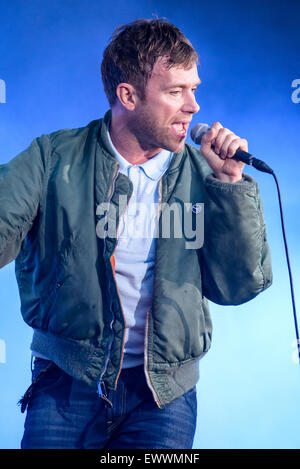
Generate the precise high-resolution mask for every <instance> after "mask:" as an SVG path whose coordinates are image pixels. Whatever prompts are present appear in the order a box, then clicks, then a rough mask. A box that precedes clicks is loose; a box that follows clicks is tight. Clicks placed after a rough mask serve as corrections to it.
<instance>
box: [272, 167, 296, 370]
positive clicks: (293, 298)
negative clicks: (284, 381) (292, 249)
mask: <svg viewBox="0 0 300 469" xmlns="http://www.w3.org/2000/svg"><path fill="white" fill-rule="evenodd" d="M270 174H272V176H273V178H274V180H275V183H276V187H277V193H278V201H279V209H280V219H281V228H282V235H283V241H284V248H285V255H286V261H287V267H288V273H289V279H290V290H291V298H292V307H293V318H294V325H295V332H296V340H297V350H298V360H299V363H300V340H299V329H298V322H297V312H296V302H295V294H294V286H293V277H292V269H291V264H290V258H289V251H288V245H287V240H286V233H285V226H284V219H283V209H282V202H281V194H280V188H279V182H278V179H277V177H276V174H275V173H274V171H273V170H272V172H271V173H270Z"/></svg>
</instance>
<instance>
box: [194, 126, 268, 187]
mask: <svg viewBox="0 0 300 469" xmlns="http://www.w3.org/2000/svg"><path fill="white" fill-rule="evenodd" d="M191 138H192V140H193V141H194V142H195V143H196V144H198V145H201V152H200V153H201V155H202V156H203V157H204V158H205V159H206V160H207V162H208V164H209V165H210V167H211V168H212V170H213V171H214V174H215V176H216V177H217V178H218V179H220V180H223V181H225V182H237V181H238V180H240V179H241V177H242V170H243V167H244V164H245V163H246V164H248V165H251V166H253V167H254V168H256V169H258V170H259V171H263V172H265V173H269V174H274V172H273V170H272V169H271V168H270V167H269V166H268V165H267V164H266V163H264V162H263V161H261V160H258V159H257V158H254V157H253V156H252V155H250V153H248V143H247V140H245V139H241V138H240V137H238V136H237V135H235V134H234V133H233V132H231V131H230V130H229V129H226V128H224V127H223V126H222V125H221V124H220V123H219V122H215V123H214V124H213V125H212V126H211V127H209V125H208V124H197V125H196V126H195V127H193V128H192V130H191ZM222 160H223V163H222ZM224 160H225V161H224ZM238 178H239V179H238Z"/></svg>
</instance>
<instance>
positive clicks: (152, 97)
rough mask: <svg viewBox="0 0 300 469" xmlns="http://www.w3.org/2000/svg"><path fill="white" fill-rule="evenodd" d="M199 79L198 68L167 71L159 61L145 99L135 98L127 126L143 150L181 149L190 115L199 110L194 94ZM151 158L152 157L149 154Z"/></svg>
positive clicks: (176, 150)
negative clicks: (136, 99) (134, 104)
mask: <svg viewBox="0 0 300 469" xmlns="http://www.w3.org/2000/svg"><path fill="white" fill-rule="evenodd" d="M199 83H200V80H199V76H198V72H197V65H196V64H194V65H193V66H192V67H191V68H189V69H184V68H182V67H177V66H174V67H172V68H170V69H168V68H167V67H166V66H165V65H164V63H163V60H161V59H159V60H158V61H157V62H156V64H155V66H154V68H153V72H152V75H151V78H150V79H149V81H148V83H147V86H146V90H145V99H144V100H141V99H138V101H137V104H136V107H135V110H134V111H133V113H132V114H131V119H130V127H131V130H132V131H133V133H134V134H135V136H136V137H137V139H138V142H139V144H140V146H141V148H143V150H146V151H149V150H150V152H151V153H152V152H153V154H155V151H156V150H157V152H159V151H160V150H161V149H162V148H163V149H166V150H169V151H172V152H179V151H181V150H182V149H183V146H184V142H185V139H186V137H187V130H188V126H189V123H190V121H191V119H192V117H193V115H194V114H195V113H196V112H198V111H199V109H200V107H199V106H198V104H197V102H196V99H195V91H196V88H197V86H198V85H199ZM152 156H153V155H152Z"/></svg>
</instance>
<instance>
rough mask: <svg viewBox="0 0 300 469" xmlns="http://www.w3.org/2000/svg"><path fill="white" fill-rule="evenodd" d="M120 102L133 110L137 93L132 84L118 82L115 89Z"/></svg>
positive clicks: (129, 109)
mask: <svg viewBox="0 0 300 469" xmlns="http://www.w3.org/2000/svg"><path fill="white" fill-rule="evenodd" d="M116 94H117V97H118V98H119V101H120V103H121V104H122V105H123V106H124V107H125V108H126V109H127V110H128V111H134V109H135V106H136V101H137V94H136V91H135V88H134V86H132V85H130V84H129V83H120V84H119V85H118V86H117V89H116Z"/></svg>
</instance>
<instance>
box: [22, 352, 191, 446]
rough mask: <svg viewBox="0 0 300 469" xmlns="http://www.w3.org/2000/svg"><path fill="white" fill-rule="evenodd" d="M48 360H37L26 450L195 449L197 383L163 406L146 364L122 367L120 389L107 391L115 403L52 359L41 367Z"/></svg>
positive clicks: (24, 441) (25, 435)
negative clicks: (149, 381)
mask: <svg viewBox="0 0 300 469" xmlns="http://www.w3.org/2000/svg"><path fill="white" fill-rule="evenodd" d="M49 363H50V362H48V361H47V360H43V359H41V358H38V359H37V358H36V359H35V365H34V369H33V373H32V374H33V376H32V378H33V382H34V384H33V386H32V389H31V392H30V393H28V394H29V395H30V397H29V400H28V408H27V415H26V419H25V431H24V435H23V439H22V443H21V448H22V449H29V448H30V449H37V448H39V449H47V448H49V449H103V448H105V449H113V448H114V449H140V448H141V449H157V448H160V449H179V448H181V449H182V448H184V449H189V448H192V445H193V439H194V434H195V428H196V413H197V403H196V389H195V388H193V389H191V390H190V391H188V392H187V393H186V394H184V395H183V396H181V397H178V398H177V399H174V400H173V401H172V402H170V403H169V404H167V405H165V406H164V407H163V408H159V407H158V406H157V404H156V403H155V401H154V399H153V396H152V393H151V391H150V389H149V387H148V385H147V383H146V379H145V374H144V370H143V366H139V367H135V368H129V369H125V370H122V372H121V374H120V377H119V381H118V387H117V390H116V391H113V390H108V393H107V397H108V399H109V400H110V401H111V403H112V407H111V406H110V405H109V404H108V403H107V402H106V401H105V400H104V399H102V398H100V397H99V395H98V393H97V390H96V389H95V388H92V387H89V386H88V385H86V384H85V383H83V382H82V381H79V380H76V379H74V378H72V377H71V376H69V375H67V374H66V373H65V372H63V371H62V370H61V369H60V368H58V367H57V366H56V365H55V364H54V363H52V362H51V363H52V365H51V366H50V368H49V369H48V370H47V371H42V370H43V369H45V366H47V364H48V365H49ZM36 379H37V380H36ZM35 380H36V381H35Z"/></svg>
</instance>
